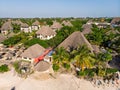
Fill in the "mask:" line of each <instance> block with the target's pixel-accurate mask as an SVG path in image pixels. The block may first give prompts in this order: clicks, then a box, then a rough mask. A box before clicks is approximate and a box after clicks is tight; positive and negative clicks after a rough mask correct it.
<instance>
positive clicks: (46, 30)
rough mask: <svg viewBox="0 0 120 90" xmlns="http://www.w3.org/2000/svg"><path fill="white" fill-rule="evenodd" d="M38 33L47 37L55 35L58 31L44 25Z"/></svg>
mask: <svg viewBox="0 0 120 90" xmlns="http://www.w3.org/2000/svg"><path fill="white" fill-rule="evenodd" d="M36 34H39V35H42V36H44V37H45V36H54V35H56V32H55V31H53V30H52V29H51V28H50V27H49V26H42V27H41V29H40V30H38V31H37V32H36Z"/></svg>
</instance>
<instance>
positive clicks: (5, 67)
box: [0, 64, 9, 72]
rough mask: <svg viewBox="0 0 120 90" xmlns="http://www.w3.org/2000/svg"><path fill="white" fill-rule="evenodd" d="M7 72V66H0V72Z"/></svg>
mask: <svg viewBox="0 0 120 90" xmlns="http://www.w3.org/2000/svg"><path fill="white" fill-rule="evenodd" d="M7 71H9V68H8V65H6V64H4V65H1V66H0V72H7Z"/></svg>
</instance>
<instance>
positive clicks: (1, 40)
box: [0, 34, 6, 43]
mask: <svg viewBox="0 0 120 90" xmlns="http://www.w3.org/2000/svg"><path fill="white" fill-rule="evenodd" d="M5 39H6V37H5V36H4V35H2V34H0V43H1V42H3V41H4V40H5Z"/></svg>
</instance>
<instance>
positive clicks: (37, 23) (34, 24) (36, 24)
mask: <svg viewBox="0 0 120 90" xmlns="http://www.w3.org/2000/svg"><path fill="white" fill-rule="evenodd" d="M32 25H33V26H38V25H40V23H39V21H37V20H36V21H35V22H34V23H33V24H32Z"/></svg>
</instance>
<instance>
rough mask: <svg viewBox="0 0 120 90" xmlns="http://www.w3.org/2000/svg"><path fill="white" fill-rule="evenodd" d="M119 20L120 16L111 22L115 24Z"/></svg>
mask: <svg viewBox="0 0 120 90" xmlns="http://www.w3.org/2000/svg"><path fill="white" fill-rule="evenodd" d="M119 21H120V17H116V18H113V19H112V21H111V23H112V24H115V23H116V22H119Z"/></svg>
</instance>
